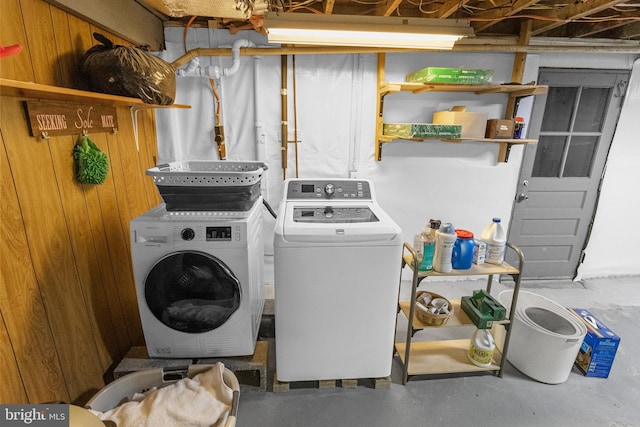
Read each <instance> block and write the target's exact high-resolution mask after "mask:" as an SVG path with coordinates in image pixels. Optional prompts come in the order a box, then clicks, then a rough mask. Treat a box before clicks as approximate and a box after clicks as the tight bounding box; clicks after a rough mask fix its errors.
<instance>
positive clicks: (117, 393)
mask: <svg viewBox="0 0 640 427" xmlns="http://www.w3.org/2000/svg"><path fill="white" fill-rule="evenodd" d="M214 366H215V365H210V364H202V365H190V366H189V367H184V368H171V369H164V368H158V369H149V370H144V371H138V372H133V373H131V374H128V375H125V376H123V377H121V378H118V379H117V380H115V381H114V382H112V383H110V384H109V385H107V386H106V387H105V388H103V389H102V390H100V391H99V392H98V393H96V394H95V395H94V396H93V397H92V398H91V400H89V401H88V402H87V404H86V405H85V406H86V408H87V409H92V410H94V411H100V412H106V411H109V410H111V409H113V408H115V407H117V406H119V405H120V404H122V403H125V402H126V401H128V399H129V398H130V397H131V396H133V395H134V394H135V393H142V392H145V391H147V390H150V389H152V388H154V387H155V388H161V387H166V386H168V385H171V384H173V383H175V382H177V381H178V380H181V379H183V378H187V377H188V378H193V377H194V376H196V375H197V374H199V373H202V372H205V371H206V370H208V369H210V368H212V367H214ZM222 379H223V381H224V383H225V384H226V385H227V386H229V388H231V390H233V401H232V403H231V409H230V410H229V413H228V416H227V420H226V422H225V424H224V427H234V426H235V425H236V418H237V413H238V401H239V399H240V384H239V383H238V379H237V378H236V376H235V374H234V373H233V372H231V371H230V370H229V369H227V368H224V372H223V374H222ZM119 427H121V426H119Z"/></svg>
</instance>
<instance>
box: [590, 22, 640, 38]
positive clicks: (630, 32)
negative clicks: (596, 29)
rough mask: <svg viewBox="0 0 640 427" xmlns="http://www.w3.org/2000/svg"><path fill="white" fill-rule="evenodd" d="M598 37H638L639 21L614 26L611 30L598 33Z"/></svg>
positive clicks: (639, 33)
mask: <svg viewBox="0 0 640 427" xmlns="http://www.w3.org/2000/svg"><path fill="white" fill-rule="evenodd" d="M600 37H606V38H612V39H619V40H631V39H638V38H640V22H634V23H633V24H628V25H625V26H622V27H618V28H614V29H612V30H609V31H606V32H604V33H600Z"/></svg>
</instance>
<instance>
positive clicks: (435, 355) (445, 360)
mask: <svg viewBox="0 0 640 427" xmlns="http://www.w3.org/2000/svg"><path fill="white" fill-rule="evenodd" d="M470 344H471V340H468V339H460V340H447V341H414V342H413V343H411V348H410V350H409V364H408V371H407V374H408V375H411V376H413V375H435V374H443V373H447V374H451V373H455V374H460V373H472V372H486V371H499V370H500V360H501V357H502V355H501V354H500V352H499V351H498V349H497V348H496V350H495V351H494V353H493V361H492V363H491V365H490V366H489V367H487V368H482V367H479V366H476V365H474V364H473V363H471V362H470V361H469V358H468V357H467V353H468V351H469V345H470ZM395 346H396V351H397V352H398V355H399V356H400V359H401V360H402V364H403V365H406V361H405V350H406V345H405V343H401V342H397V343H396V344H395Z"/></svg>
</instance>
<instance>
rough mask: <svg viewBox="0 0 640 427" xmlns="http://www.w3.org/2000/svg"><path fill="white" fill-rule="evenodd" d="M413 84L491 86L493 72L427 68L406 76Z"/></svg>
mask: <svg viewBox="0 0 640 427" xmlns="http://www.w3.org/2000/svg"><path fill="white" fill-rule="evenodd" d="M406 80H407V81H408V82H413V83H449V84H490V83H491V81H492V80H493V70H480V69H466V68H444V67H427V68H423V69H421V70H418V71H414V72H413V73H409V74H407V76H406Z"/></svg>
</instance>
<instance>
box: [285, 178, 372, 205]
mask: <svg viewBox="0 0 640 427" xmlns="http://www.w3.org/2000/svg"><path fill="white" fill-rule="evenodd" d="M302 199H305V200H309V199H314V200H322V199H324V200H331V199H341V200H344V199H350V200H354V199H355V200H371V199H372V196H371V188H370V186H369V182H367V181H362V180H340V179H338V180H294V181H290V182H289V184H288V186H287V200H302Z"/></svg>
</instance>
